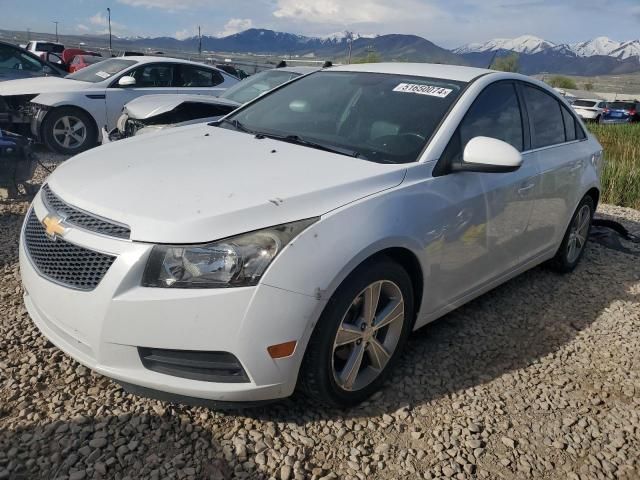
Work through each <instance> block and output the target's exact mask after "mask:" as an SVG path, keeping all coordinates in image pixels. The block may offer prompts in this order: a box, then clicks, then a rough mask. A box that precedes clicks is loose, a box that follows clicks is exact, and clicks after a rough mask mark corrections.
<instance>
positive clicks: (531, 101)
mask: <svg viewBox="0 0 640 480" xmlns="http://www.w3.org/2000/svg"><path fill="white" fill-rule="evenodd" d="M523 91H524V98H525V102H526V103H527V111H528V114H529V124H530V125H531V137H532V138H531V148H534V149H535V148H542V147H548V146H551V145H557V144H559V143H563V142H564V141H565V135H566V133H565V129H564V121H563V115H562V110H561V107H560V102H558V100H556V99H555V98H553V97H552V96H551V95H549V94H548V93H546V92H544V91H543V90H541V89H539V88H536V87H533V86H530V85H527V84H523Z"/></svg>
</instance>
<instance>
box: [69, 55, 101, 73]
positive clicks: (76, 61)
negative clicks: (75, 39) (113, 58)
mask: <svg viewBox="0 0 640 480" xmlns="http://www.w3.org/2000/svg"><path fill="white" fill-rule="evenodd" d="M102 60H104V58H102V57H96V56H95V55H76V56H75V57H73V60H72V61H71V63H70V64H69V73H73V72H77V71H78V70H80V69H83V68H84V67H88V66H89V65H92V64H94V63H98V62H101V61H102Z"/></svg>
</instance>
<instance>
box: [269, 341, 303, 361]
mask: <svg viewBox="0 0 640 480" xmlns="http://www.w3.org/2000/svg"><path fill="white" fill-rule="evenodd" d="M296 343H298V342H296V341H295V340H293V341H291V342H286V343H280V344H278V345H271V346H270V347H267V352H269V355H271V358H285V357H290V356H291V355H293V352H294V351H295V349H296Z"/></svg>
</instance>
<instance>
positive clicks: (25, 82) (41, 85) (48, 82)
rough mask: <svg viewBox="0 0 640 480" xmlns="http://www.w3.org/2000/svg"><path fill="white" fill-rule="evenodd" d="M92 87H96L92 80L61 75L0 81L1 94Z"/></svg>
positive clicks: (26, 93) (61, 90)
mask: <svg viewBox="0 0 640 480" xmlns="http://www.w3.org/2000/svg"><path fill="white" fill-rule="evenodd" d="M92 87H95V84H94V83H91V82H79V81H78V80H69V79H66V78H59V77H38V78H23V79H20V80H8V81H6V82H2V83H0V96H9V95H35V94H39V93H50V92H68V91H74V90H84V89H88V88H92Z"/></svg>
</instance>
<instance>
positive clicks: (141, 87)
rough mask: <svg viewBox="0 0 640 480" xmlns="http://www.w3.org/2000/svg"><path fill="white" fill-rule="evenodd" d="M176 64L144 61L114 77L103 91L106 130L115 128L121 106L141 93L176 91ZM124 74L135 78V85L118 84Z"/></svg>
mask: <svg viewBox="0 0 640 480" xmlns="http://www.w3.org/2000/svg"><path fill="white" fill-rule="evenodd" d="M176 65H177V64H174V63H169V62H158V63H146V64H143V65H140V66H139V67H137V68H134V69H133V70H129V71H127V72H125V73H124V74H123V75H120V76H119V77H118V78H116V79H115V80H114V81H113V82H112V83H111V84H110V85H109V88H107V89H106V92H105V95H106V104H107V124H106V130H107V131H109V130H111V129H113V128H115V126H116V122H117V120H118V117H119V116H120V114H121V113H122V107H124V105H125V104H127V103H129V102H130V101H131V100H133V99H134V98H138V97H140V96H142V95H152V94H159V93H160V94H162V93H176V92H177V89H176V87H175V79H174V76H175V74H176ZM125 76H128V77H133V78H135V80H136V83H135V85H132V86H126V87H125V86H120V85H119V84H118V82H119V80H120V78H122V77H125Z"/></svg>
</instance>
